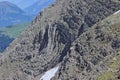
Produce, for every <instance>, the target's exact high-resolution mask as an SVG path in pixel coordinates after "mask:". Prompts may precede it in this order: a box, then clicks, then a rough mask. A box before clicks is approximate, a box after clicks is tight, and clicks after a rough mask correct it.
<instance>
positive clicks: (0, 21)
mask: <svg viewBox="0 0 120 80" xmlns="http://www.w3.org/2000/svg"><path fill="white" fill-rule="evenodd" d="M31 20H32V16H30V15H27V14H26V13H25V12H24V11H22V10H21V9H20V8H19V7H17V6H16V5H14V4H12V3H10V2H7V1H3V2H0V27H6V26H9V25H14V24H18V23H23V22H29V21H31Z"/></svg>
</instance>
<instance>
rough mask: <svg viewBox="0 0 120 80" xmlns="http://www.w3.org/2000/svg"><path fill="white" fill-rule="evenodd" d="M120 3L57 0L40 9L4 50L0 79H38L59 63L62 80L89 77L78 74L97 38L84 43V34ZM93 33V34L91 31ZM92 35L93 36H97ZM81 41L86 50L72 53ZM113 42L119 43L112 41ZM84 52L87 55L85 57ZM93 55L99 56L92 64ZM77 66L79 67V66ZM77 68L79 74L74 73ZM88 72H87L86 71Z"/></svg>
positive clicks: (58, 75)
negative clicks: (28, 24)
mask: <svg viewBox="0 0 120 80" xmlns="http://www.w3.org/2000/svg"><path fill="white" fill-rule="evenodd" d="M119 5H120V1H118V2H116V1H115V0H102V1H101V0H74V1H73V0H58V1H57V2H56V3H55V4H54V5H52V6H51V7H49V8H47V9H45V10H44V11H43V12H41V13H40V14H39V15H38V16H37V17H36V19H35V20H33V22H32V23H31V25H30V26H29V27H28V28H27V29H26V30H25V31H24V32H23V33H21V35H20V36H19V37H18V38H17V39H16V40H14V42H13V43H12V44H11V45H10V46H9V47H8V48H7V50H6V51H5V52H4V54H3V56H2V57H1V59H0V61H1V63H0V79H2V80H4V79H10V80H13V79H16V80H19V79H20V80H39V79H40V77H41V76H42V74H43V73H44V72H46V71H47V70H49V69H51V68H53V67H55V66H57V65H59V66H60V71H58V74H57V75H56V76H55V78H53V80H58V79H59V78H61V79H62V80H67V79H68V80H69V79H70V80H75V79H77V80H79V79H80V80H81V79H83V80H85V79H86V78H89V77H91V76H90V75H89V76H88V77H84V75H83V76H82V77H83V78H82V77H81V76H78V75H79V73H82V71H84V70H83V69H86V68H87V67H86V66H87V65H89V63H88V62H87V61H89V60H88V59H89V58H88V57H89V55H90V54H89V52H90V51H89V49H91V48H90V47H89V46H91V45H89V44H92V42H94V41H95V40H94V38H92V40H89V38H87V40H88V41H91V42H89V43H88V45H87V44H85V42H86V37H87V36H86V35H84V34H86V33H89V30H90V27H92V26H93V25H94V24H96V23H97V22H99V21H101V20H103V19H104V18H106V17H107V16H109V15H111V14H113V13H114V12H116V11H117V10H119V9H120V6H119ZM118 21H119V20H118ZM106 22H107V21H106ZM108 22H109V21H108ZM109 24H110V23H109ZM111 24H112V23H111ZM111 24H110V25H111ZM86 31H87V32H86ZM93 33H94V31H93ZM96 34H97V33H95V35H96ZM91 35H93V34H92V33H91ZM91 35H90V37H94V36H91ZM97 35H98V38H97V40H99V38H100V40H102V39H103V40H104V38H101V35H99V33H98V34H97ZM97 35H96V36H97ZM99 36H100V37H99ZM113 37H114V36H113ZM84 40H85V41H84ZM105 40H106V38H105ZM74 41H75V42H74ZM111 41H112V40H111ZM79 42H80V46H81V48H83V49H82V51H84V52H83V54H82V53H79V54H80V55H79V54H77V52H76V51H75V50H74V48H73V53H72V52H71V50H70V49H72V48H71V46H74V44H75V43H77V44H79ZM82 42H83V43H82ZM96 43H97V41H96ZM99 43H100V42H99ZM71 44H72V45H71ZM100 44H101V43H100ZM94 45H95V47H102V46H103V45H102V44H101V45H100V46H99V45H97V44H95V42H94V43H93V45H92V46H91V47H94ZM114 45H116V44H114V43H113V46H114ZM84 47H86V48H84ZM78 48H79V47H78ZM81 48H80V49H78V50H81ZM95 49H96V48H95ZM78 50H77V51H78ZM105 50H106V49H105ZM108 50H110V49H108ZM87 51H88V52H87ZM93 51H94V50H93ZM111 51H112V50H111ZM113 51H116V49H114V50H113ZM74 53H75V54H77V55H75V54H74ZM69 54H70V55H69ZM85 54H86V55H87V54H88V55H87V56H86V57H85V58H84V55H85ZM98 54H99V52H98V53H97V52H96V53H95V55H96V56H97V57H98ZM82 55H83V57H82ZM102 58H104V57H102ZM79 59H80V60H79ZM90 59H91V55H90ZM94 59H95V60H96V57H95V56H94V55H93V63H90V64H92V65H93V64H95V63H96V61H95V63H94ZM97 59H98V58H97ZM74 60H75V61H74ZM103 60H104V59H103ZM75 62H77V64H76V63H75ZM72 64H75V65H72ZM97 64H98V63H97ZM76 66H77V67H76ZM78 66H80V67H79V68H78ZM90 67H91V66H90ZM93 67H95V66H93ZM88 68H89V67H88ZM77 69H78V72H77V73H78V74H75V72H76V71H77ZM63 70H64V71H65V72H64V71H63ZM71 70H74V71H73V72H72V71H71ZM88 70H89V69H88ZM74 74H75V75H76V76H75V75H74ZM88 74H89V73H88ZM85 75H87V74H86V73H85ZM93 77H94V76H93Z"/></svg>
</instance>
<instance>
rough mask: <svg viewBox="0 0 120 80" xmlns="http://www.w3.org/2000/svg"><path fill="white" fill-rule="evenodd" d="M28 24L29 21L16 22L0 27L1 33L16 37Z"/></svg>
mask: <svg viewBox="0 0 120 80" xmlns="http://www.w3.org/2000/svg"><path fill="white" fill-rule="evenodd" d="M28 25H29V23H24V24H17V25H14V26H8V27H5V28H0V31H1V34H4V35H6V36H9V37H11V38H16V37H17V36H18V35H19V34H20V33H21V32H22V31H23V30H24V29H25V28H26V27H27V26H28Z"/></svg>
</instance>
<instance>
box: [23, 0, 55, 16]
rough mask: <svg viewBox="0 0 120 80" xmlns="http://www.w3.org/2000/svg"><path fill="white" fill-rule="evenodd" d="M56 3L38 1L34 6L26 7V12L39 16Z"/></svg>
mask: <svg viewBox="0 0 120 80" xmlns="http://www.w3.org/2000/svg"><path fill="white" fill-rule="evenodd" d="M53 2H55V0H38V1H36V2H35V3H34V4H32V5H30V6H28V7H26V8H25V9H24V10H25V11H26V12H27V13H30V14H34V15H37V14H38V13H39V12H40V11H42V10H43V9H44V8H45V7H47V6H49V5H50V4H52V3H53Z"/></svg>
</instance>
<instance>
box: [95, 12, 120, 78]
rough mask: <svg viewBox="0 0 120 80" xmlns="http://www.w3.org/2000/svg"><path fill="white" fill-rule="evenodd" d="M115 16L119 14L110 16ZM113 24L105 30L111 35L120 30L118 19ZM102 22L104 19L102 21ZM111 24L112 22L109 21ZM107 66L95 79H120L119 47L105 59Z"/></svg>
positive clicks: (119, 20)
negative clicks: (112, 54) (114, 53)
mask: <svg viewBox="0 0 120 80" xmlns="http://www.w3.org/2000/svg"><path fill="white" fill-rule="evenodd" d="M117 16H120V13H119V14H116V15H112V16H111V17H110V18H108V19H111V20H112V18H113V19H114V18H117ZM114 21H115V22H113V26H111V28H110V29H109V30H107V31H106V33H108V34H110V35H112V34H114V33H116V32H120V19H119V18H118V20H117V21H116V20H114ZM103 22H104V21H103ZM111 24H112V23H111ZM107 66H108V70H107V71H105V72H103V73H101V74H100V75H99V76H98V77H97V78H96V80H120V49H118V52H117V53H116V55H114V56H112V57H111V58H110V59H108V60H107Z"/></svg>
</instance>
